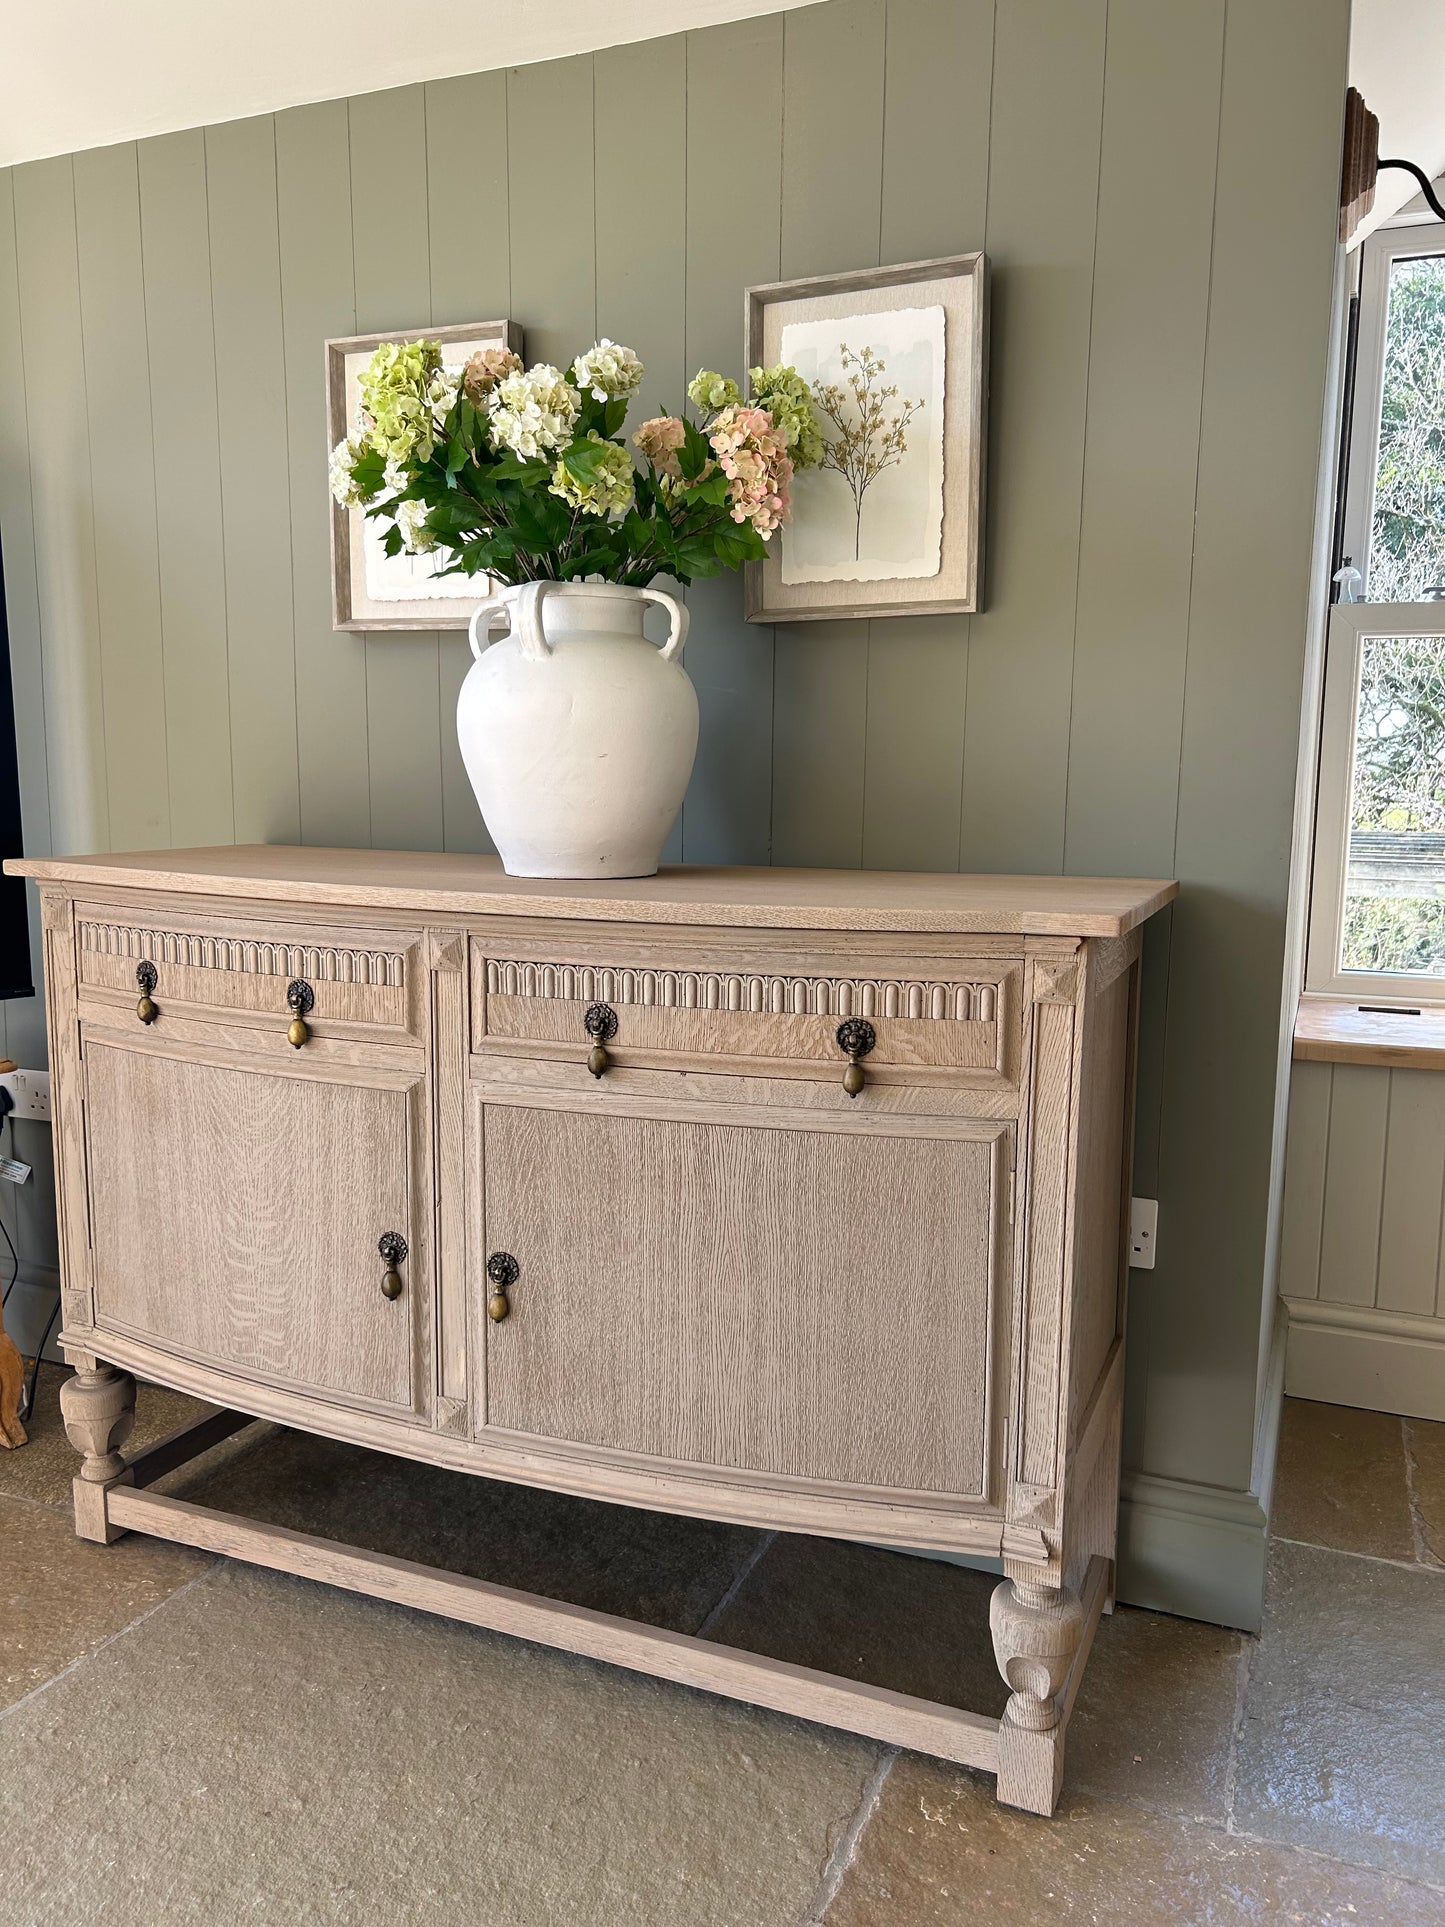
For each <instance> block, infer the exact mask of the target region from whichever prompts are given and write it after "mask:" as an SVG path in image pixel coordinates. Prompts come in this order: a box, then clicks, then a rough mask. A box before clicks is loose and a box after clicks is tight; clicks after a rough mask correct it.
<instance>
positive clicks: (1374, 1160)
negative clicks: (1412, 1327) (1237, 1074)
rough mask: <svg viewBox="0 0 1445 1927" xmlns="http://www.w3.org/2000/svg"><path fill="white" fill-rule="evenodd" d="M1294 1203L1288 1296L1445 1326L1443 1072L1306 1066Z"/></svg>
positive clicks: (1299, 1075) (1286, 1253)
mask: <svg viewBox="0 0 1445 1927" xmlns="http://www.w3.org/2000/svg"><path fill="white" fill-rule="evenodd" d="M1284 1196H1285V1212H1284V1225H1283V1233H1282V1237H1283V1248H1282V1252H1281V1259H1280V1290H1281V1293H1282V1294H1283V1296H1284V1297H1285V1298H1287V1299H1299V1300H1310V1301H1316V1300H1317V1301H1319V1302H1320V1303H1322V1304H1335V1305H1353V1306H1356V1307H1359V1308H1368V1309H1371V1310H1374V1311H1380V1312H1404V1313H1408V1314H1413V1315H1414V1316H1416V1317H1422V1318H1432V1317H1436V1318H1440V1319H1442V1320H1445V1264H1442V1202H1445V1077H1442V1076H1441V1075H1440V1073H1439V1072H1438V1071H1408V1070H1384V1069H1380V1068H1377V1067H1376V1066H1375V1065H1372V1064H1312V1063H1297V1064H1296V1065H1295V1067H1294V1073H1293V1076H1292V1078H1291V1080H1290V1107H1289V1141H1288V1150H1287V1151H1286V1154H1285V1190H1284ZM1441 1336H1442V1339H1445V1327H1442V1333H1441Z"/></svg>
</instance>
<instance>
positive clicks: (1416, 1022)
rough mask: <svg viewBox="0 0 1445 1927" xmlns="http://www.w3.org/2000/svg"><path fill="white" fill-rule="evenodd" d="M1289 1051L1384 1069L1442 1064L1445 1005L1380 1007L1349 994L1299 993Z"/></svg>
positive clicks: (1319, 1060) (1419, 1068)
mask: <svg viewBox="0 0 1445 1927" xmlns="http://www.w3.org/2000/svg"><path fill="white" fill-rule="evenodd" d="M1294 1055H1295V1056H1296V1057H1297V1058H1303V1059H1305V1060H1306V1061H1307V1062H1311V1063H1316V1064H1375V1065H1379V1066H1382V1067H1383V1068H1385V1069H1387V1070H1411V1071H1430V1070H1445V1006H1442V1005H1440V1004H1421V1005H1419V1006H1418V1007H1416V1006H1398V1007H1392V1008H1385V1007H1383V1006H1381V1005H1371V1004H1370V1002H1369V1000H1368V999H1366V1000H1365V1001H1364V1003H1363V1004H1361V1003H1360V1002H1359V1001H1358V1000H1357V999H1355V998H1353V997H1304V998H1301V999H1300V1007H1299V1013H1298V1015H1297V1016H1296V1018H1295V1026H1294Z"/></svg>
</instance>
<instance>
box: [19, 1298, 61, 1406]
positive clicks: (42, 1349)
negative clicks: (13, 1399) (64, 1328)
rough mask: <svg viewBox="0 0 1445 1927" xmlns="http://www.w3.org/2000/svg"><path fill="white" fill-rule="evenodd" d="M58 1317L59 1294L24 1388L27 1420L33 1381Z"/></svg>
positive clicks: (31, 1400) (32, 1396) (33, 1402)
mask: <svg viewBox="0 0 1445 1927" xmlns="http://www.w3.org/2000/svg"><path fill="white" fill-rule="evenodd" d="M59 1316H60V1294H59V1293H58V1292H57V1293H56V1295H55V1310H54V1311H53V1312H51V1314H50V1320H49V1323H48V1324H47V1325H46V1327H45V1333H44V1336H43V1337H42V1338H41V1340H40V1343H39V1344H38V1345H37V1346H36V1348H35V1362H34V1364H33V1365H32V1366H31V1367H30V1378H29V1381H28V1382H27V1384H26V1387H25V1416H26V1418H29V1417H30V1415H31V1413H32V1412H33V1411H34V1410H35V1381H36V1379H38V1378H39V1376H40V1361H41V1359H42V1358H43V1357H44V1356H45V1347H46V1346H47V1345H48V1344H49V1343H50V1334H51V1333H52V1332H53V1331H54V1330H55V1321H56V1319H57V1318H58V1317H59Z"/></svg>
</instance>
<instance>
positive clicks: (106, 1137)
mask: <svg viewBox="0 0 1445 1927" xmlns="http://www.w3.org/2000/svg"><path fill="white" fill-rule="evenodd" d="M84 1078H85V1115H86V1173H87V1183H88V1193H89V1200H88V1201H89V1216H90V1229H91V1247H92V1276H93V1282H94V1294H95V1322H96V1325H97V1327H98V1328H99V1329H100V1330H102V1331H112V1332H117V1333H120V1334H123V1335H125V1336H128V1337H132V1338H135V1339H138V1340H141V1341H143V1342H146V1343H150V1344H154V1345H156V1346H157V1347H159V1348H160V1349H161V1350H162V1351H163V1352H167V1353H175V1354H179V1355H181V1356H182V1357H185V1358H189V1359H194V1360H198V1361H201V1362H203V1363H206V1364H212V1365H216V1366H220V1367H222V1368H224V1369H226V1370H229V1371H233V1372H236V1373H237V1374H239V1375H241V1376H243V1377H249V1378H254V1379H257V1380H260V1381H262V1382H264V1383H271V1384H280V1385H287V1386H295V1387H299V1388H302V1389H304V1390H306V1391H309V1392H314V1393H317V1394H319V1395H321V1396H323V1397H327V1396H329V1397H332V1398H334V1399H337V1400H339V1401H340V1402H343V1403H349V1404H362V1405H366V1406H372V1407H377V1408H381V1409H385V1410H391V1411H399V1412H402V1413H407V1412H409V1411H410V1410H411V1409H412V1407H413V1405H414V1403H415V1398H414V1387H415V1385H416V1383H417V1380H418V1373H417V1370H416V1359H417V1355H418V1346H419V1345H420V1343H421V1342H422V1339H423V1337H424V1335H425V1333H426V1331H427V1329H428V1319H429V1313H428V1307H427V1302H426V1301H427V1283H426V1279H427V1272H426V1269H425V1262H426V1253H425V1245H424V1241H423V1240H422V1238H421V1237H420V1235H419V1234H418V1232H417V1230H416V1229H415V1224H414V1216H415V1214H413V1212H412V1210H411V1199H412V1197H413V1195H414V1182H415V1180H414V1175H413V1174H414V1171H415V1170H416V1169H417V1168H418V1167H419V1164H420V1160H421V1158H422V1156H423V1155H424V1133H425V1123H424V1117H425V1106H424V1089H425V1087H424V1085H423V1083H422V1082H421V1080H420V1079H417V1080H414V1081H411V1080H409V1078H408V1074H407V1073H406V1072H405V1071H400V1070H398V1071H396V1072H392V1073H388V1072H386V1071H384V1070H377V1071H375V1072H361V1071H358V1072H356V1073H355V1074H354V1076H353V1077H352V1078H350V1079H347V1080H343V1079H342V1078H340V1077H338V1076H336V1075H334V1074H328V1075H325V1076H320V1075H308V1074H307V1072H306V1071H305V1070H304V1069H303V1068H302V1065H301V1063H299V1062H298V1064H297V1065H296V1067H295V1069H294V1071H292V1070H288V1072H287V1074H285V1075H278V1074H275V1073H273V1072H272V1071H270V1070H269V1069H267V1068H262V1067H260V1066H256V1067H253V1068H250V1069H244V1070H243V1069H238V1068H235V1067H233V1066H228V1065H225V1064H221V1063H199V1062H191V1061H188V1060H187V1059H185V1058H183V1057H179V1056H177V1057H172V1056H169V1055H167V1054H166V1053H165V1051H164V1048H163V1046H162V1045H161V1044H160V1042H159V1041H158V1040H156V1039H154V1038H153V1037H152V1036H151V1035H149V1034H148V1035H147V1037H146V1038H145V1039H144V1040H141V1041H138V1042H137V1043H136V1045H135V1046H134V1047H131V1046H130V1045H128V1044H115V1043H112V1042H110V1041H108V1040H106V1039H104V1038H98V1037H94V1036H91V1037H87V1038H86V1040H85V1044H84ZM384 1239H385V1240H396V1241H397V1242H395V1243H391V1242H388V1243H387V1245H386V1248H385V1250H384V1251H383V1250H381V1249H379V1245H380V1242H381V1241H382V1240H384ZM393 1260H394V1262H393Z"/></svg>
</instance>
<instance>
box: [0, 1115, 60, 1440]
mask: <svg viewBox="0 0 1445 1927" xmlns="http://www.w3.org/2000/svg"><path fill="white" fill-rule="evenodd" d="M4 1095H5V1096H7V1097H8V1096H9V1092H8V1091H7V1092H5V1093H4ZM11 1108H13V1106H12V1107H11ZM9 1123H10V1115H9V1110H7V1111H6V1112H5V1113H4V1114H3V1116H0V1129H3V1127H4V1125H6V1124H9ZM10 1148H11V1150H12V1151H13V1150H14V1148H15V1144H14V1127H13V1126H12V1127H11V1145H10ZM0 1238H3V1239H4V1240H5V1244H6V1247H7V1249H8V1250H9V1253H10V1278H9V1282H8V1283H7V1284H6V1286H5V1288H4V1291H3V1292H0V1307H3V1306H5V1305H8V1304H9V1302H10V1294H11V1292H12V1291H14V1289H15V1281H16V1279H17V1278H19V1276H20V1253H19V1252H18V1251H17V1250H16V1249H15V1240H14V1239H13V1238H12V1237H11V1236H10V1230H9V1227H8V1226H7V1225H6V1223H5V1220H4V1219H3V1218H0ZM59 1316H60V1298H59V1296H58V1295H57V1297H56V1300H55V1309H54V1311H52V1312H51V1314H50V1317H49V1319H48V1321H47V1323H46V1326H45V1330H44V1333H43V1334H42V1336H41V1339H40V1343H39V1344H38V1345H37V1346H36V1348H35V1356H34V1358H33V1359H32V1360H31V1361H30V1372H29V1375H28V1377H27V1378H26V1381H25V1403H24V1405H23V1407H22V1408H21V1410H22V1415H23V1416H24V1417H25V1418H29V1417H30V1415H31V1413H32V1412H33V1411H34V1410H35V1384H36V1380H37V1379H38V1378H39V1377H40V1361H41V1359H42V1358H43V1357H44V1356H45V1347H46V1346H47V1345H48V1344H49V1343H50V1334H51V1333H52V1332H53V1331H54V1330H55V1321H56V1319H57V1318H58V1317H59Z"/></svg>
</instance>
